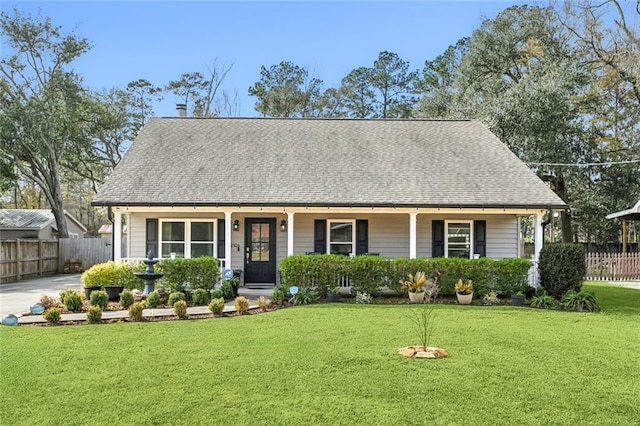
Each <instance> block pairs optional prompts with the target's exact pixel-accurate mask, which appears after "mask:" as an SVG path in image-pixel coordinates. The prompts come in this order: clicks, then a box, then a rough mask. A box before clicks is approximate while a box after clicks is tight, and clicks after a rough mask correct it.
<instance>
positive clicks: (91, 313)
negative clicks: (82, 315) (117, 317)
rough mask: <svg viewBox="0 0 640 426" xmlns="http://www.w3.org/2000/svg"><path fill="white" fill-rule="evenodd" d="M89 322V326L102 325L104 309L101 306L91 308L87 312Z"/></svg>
mask: <svg viewBox="0 0 640 426" xmlns="http://www.w3.org/2000/svg"><path fill="white" fill-rule="evenodd" d="M87 322H88V323H89V324H100V323H101V322H102V309H100V306H96V305H93V306H90V307H89V310H88V311H87Z"/></svg>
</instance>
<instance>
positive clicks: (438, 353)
mask: <svg viewBox="0 0 640 426" xmlns="http://www.w3.org/2000/svg"><path fill="white" fill-rule="evenodd" d="M398 354H400V355H402V356H405V357H407V358H431V359H434V358H444V357H446V356H448V355H449V354H448V353H447V351H445V350H444V349H442V348H434V347H431V346H429V347H426V348H425V347H424V346H406V347H404V348H400V349H398Z"/></svg>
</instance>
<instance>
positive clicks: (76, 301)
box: [62, 291, 93, 312]
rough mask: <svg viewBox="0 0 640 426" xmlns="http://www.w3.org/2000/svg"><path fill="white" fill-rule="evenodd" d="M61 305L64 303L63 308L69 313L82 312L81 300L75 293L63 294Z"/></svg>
mask: <svg viewBox="0 0 640 426" xmlns="http://www.w3.org/2000/svg"><path fill="white" fill-rule="evenodd" d="M92 294H93V293H92ZM62 303H64V306H66V307H67V309H68V310H70V311H71V312H80V311H81V310H82V298H81V297H80V295H79V294H78V293H77V292H75V291H71V292H67V293H64V298H63V299H62Z"/></svg>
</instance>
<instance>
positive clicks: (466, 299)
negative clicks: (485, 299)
mask: <svg viewBox="0 0 640 426" xmlns="http://www.w3.org/2000/svg"><path fill="white" fill-rule="evenodd" d="M456 296H457V297H458V303H459V304H461V305H470V304H471V302H472V301H473V293H471V294H459V293H456Z"/></svg>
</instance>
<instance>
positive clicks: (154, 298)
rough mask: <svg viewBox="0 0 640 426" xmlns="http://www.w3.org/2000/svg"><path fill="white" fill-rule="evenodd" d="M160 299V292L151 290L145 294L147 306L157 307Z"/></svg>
mask: <svg viewBox="0 0 640 426" xmlns="http://www.w3.org/2000/svg"><path fill="white" fill-rule="evenodd" d="M160 300H161V298H160V293H158V292H157V291H152V292H151V293H149V294H147V306H149V307H150V308H157V307H158V305H159V304H160Z"/></svg>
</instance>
